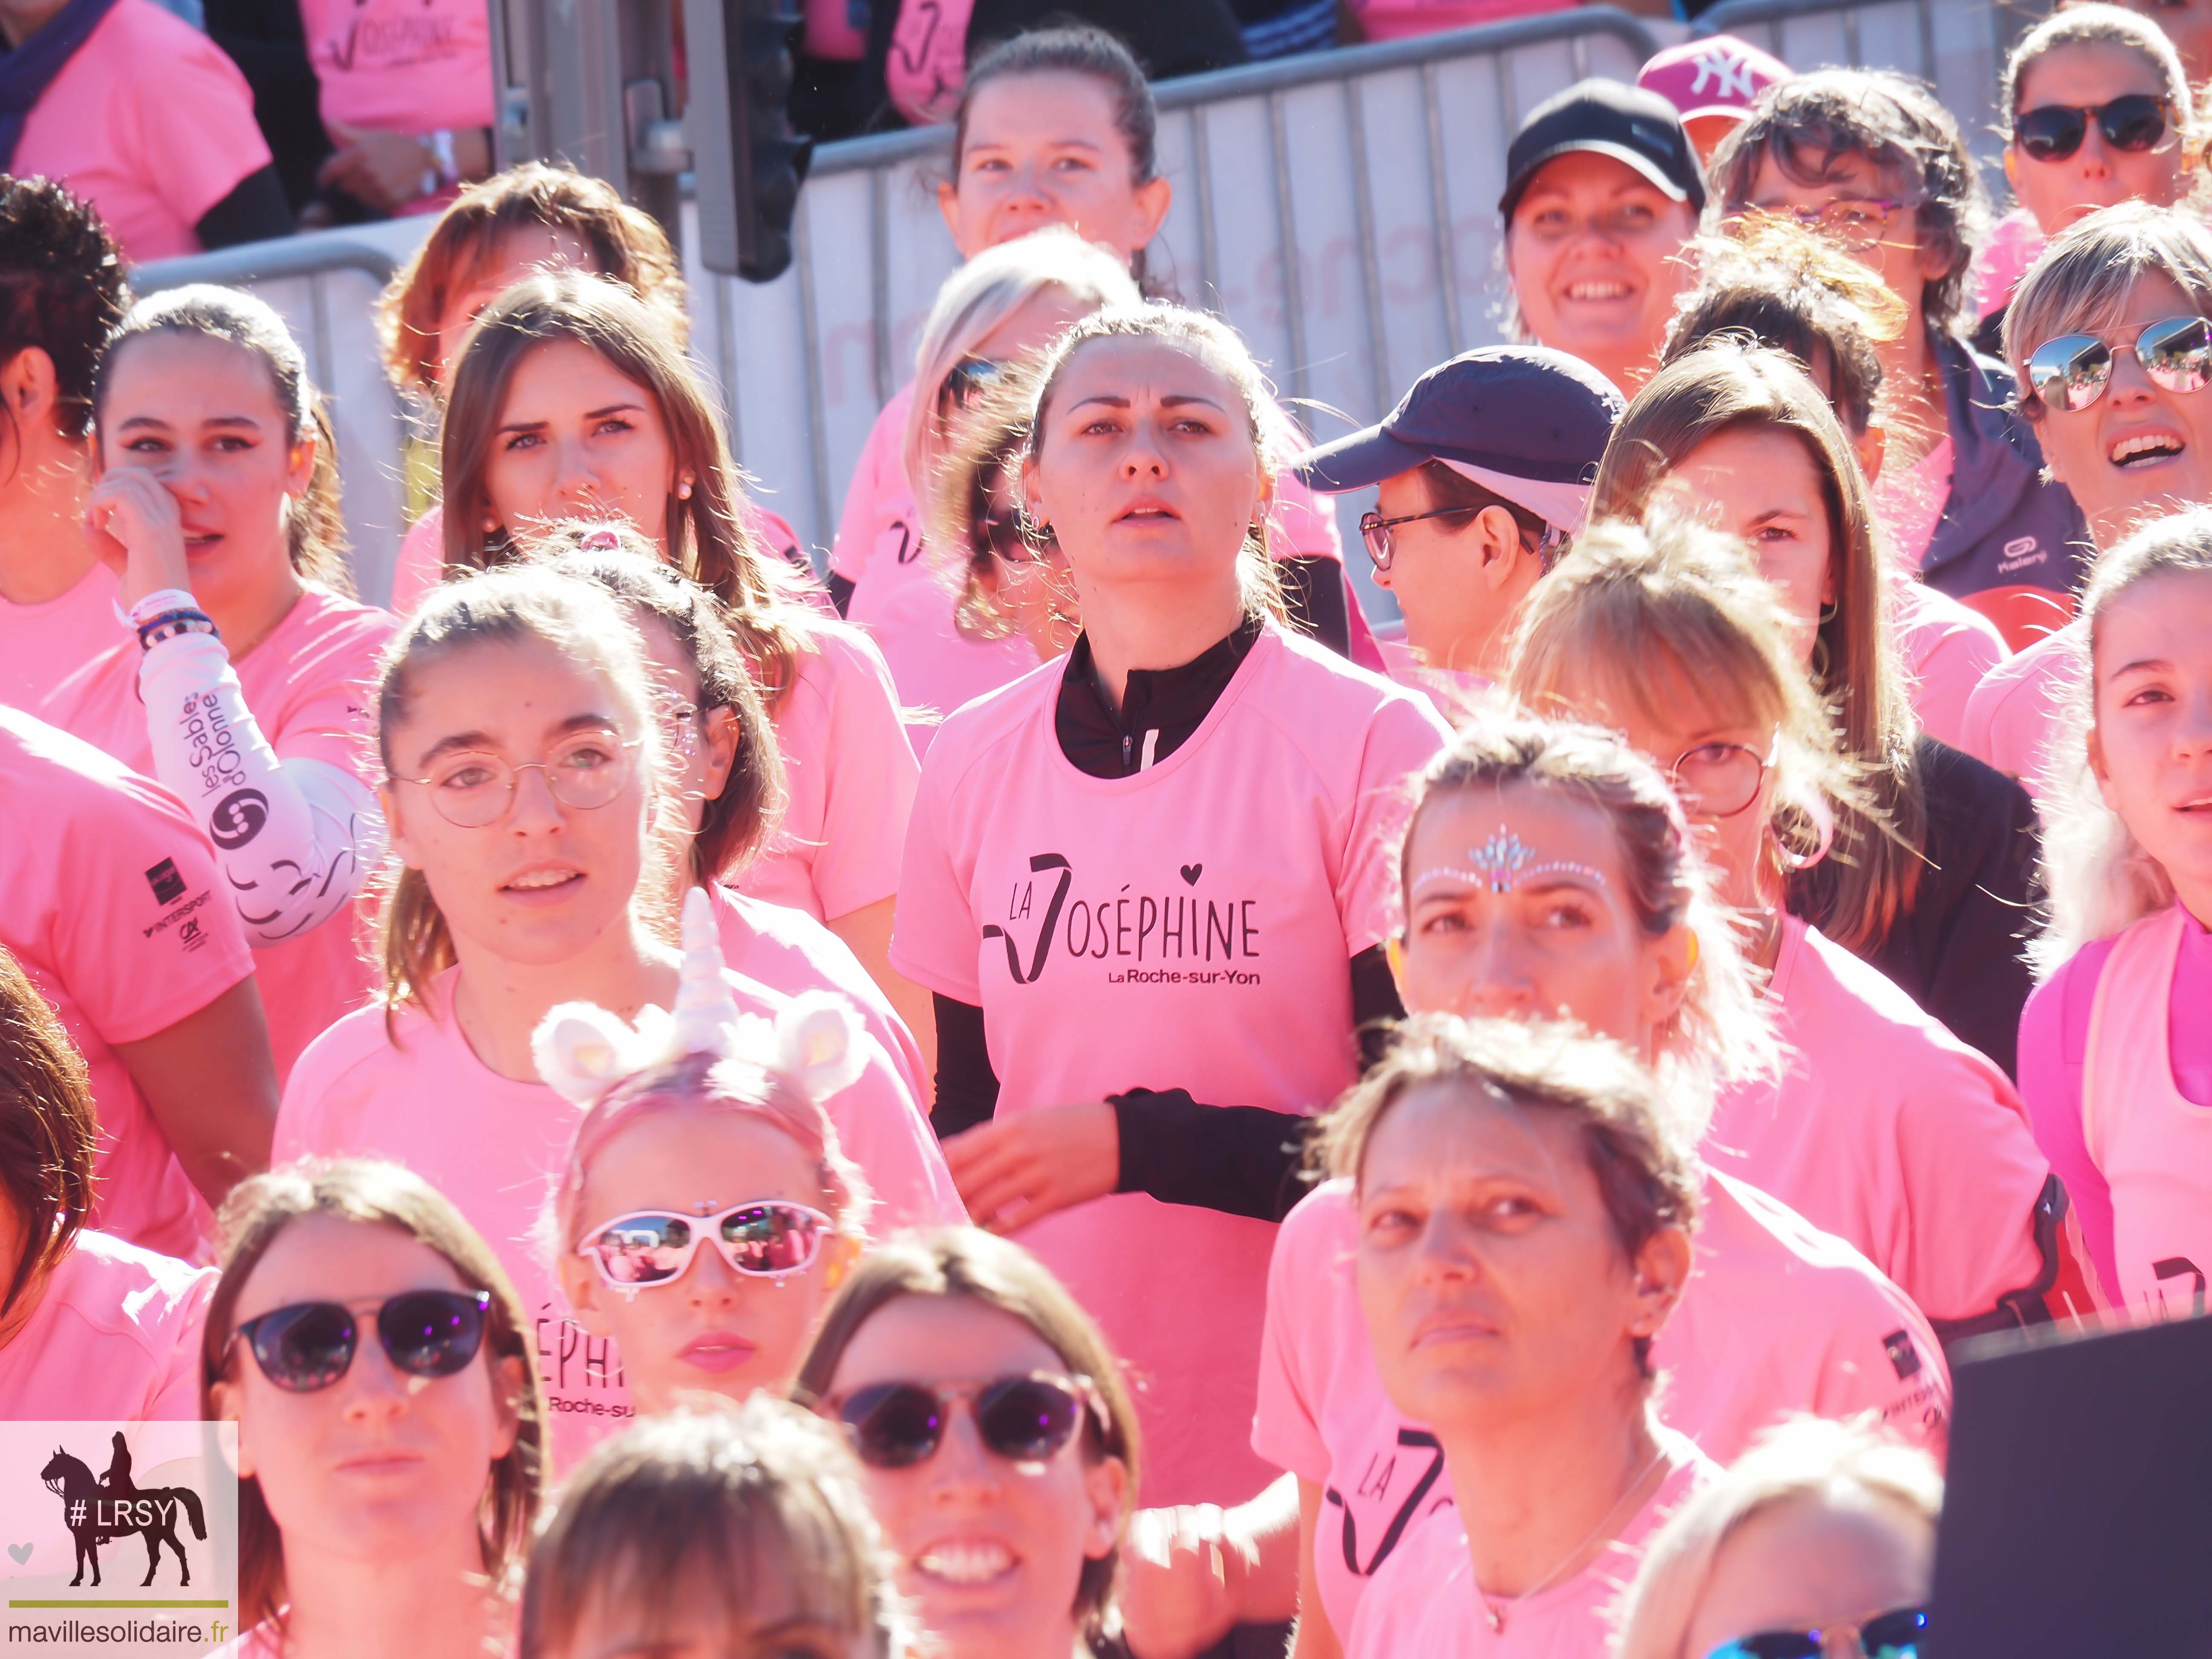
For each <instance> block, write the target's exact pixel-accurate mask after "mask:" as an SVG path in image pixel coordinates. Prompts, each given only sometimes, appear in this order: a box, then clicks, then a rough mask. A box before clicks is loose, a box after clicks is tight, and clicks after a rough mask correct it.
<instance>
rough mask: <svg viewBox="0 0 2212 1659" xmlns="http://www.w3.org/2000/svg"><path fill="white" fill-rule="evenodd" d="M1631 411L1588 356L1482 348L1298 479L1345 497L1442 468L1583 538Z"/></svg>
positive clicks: (1311, 458)
mask: <svg viewBox="0 0 2212 1659" xmlns="http://www.w3.org/2000/svg"><path fill="white" fill-rule="evenodd" d="M1623 407H1624V405H1623V404H1622V402H1621V398H1620V392H1618V391H1616V390H1614V388H1613V382H1612V381H1610V380H1607V379H1606V378H1605V376H1604V375H1602V374H1599V373H1598V372H1597V371H1596V370H1595V369H1594V368H1591V367H1590V366H1589V364H1588V363H1586V362H1583V360H1582V359H1581V358H1579V357H1576V356H1570V355H1568V354H1567V353H1566V352H1564V351H1554V350H1553V349H1552V348H1551V347H1549V346H1540V345H1498V346H1480V347H1478V348H1477V349H1474V350H1473V351H1469V352H1467V353H1464V354H1462V356H1457V357H1455V358H1453V359H1452V360H1451V361H1450V362H1448V363H1440V364H1438V365H1437V367H1436V368H1432V369H1431V370H1430V371H1429V372H1428V373H1427V374H1424V375H1422V376H1421V378H1420V379H1419V380H1416V381H1414V382H1413V390H1412V391H1410V392H1407V394H1406V395H1405V397H1404V398H1401V399H1400V400H1399V404H1398V406H1397V408H1395V409H1394V410H1391V411H1390V412H1389V414H1388V415H1386V416H1383V420H1382V422H1381V423H1380V424H1379V425H1376V426H1370V427H1369V428H1367V429H1366V430H1365V431H1364V432H1354V433H1352V435H1350V436H1348V437H1343V438H1339V439H1338V440H1337V441H1335V442H1334V443H1328V444H1323V445H1322V446H1321V447H1319V448H1317V449H1310V450H1308V451H1307V452H1306V453H1304V454H1303V455H1301V456H1299V457H1298V458H1297V459H1296V460H1294V461H1292V462H1291V471H1293V472H1295V473H1296V474H1297V477H1298V478H1299V480H1300V482H1302V483H1305V484H1307V485H1310V487H1311V488H1313V489H1317V490H1320V491H1322V493H1323V494H1325V495H1338V494H1341V493H1342V492H1344V491H1346V490H1348V489H1365V488H1366V487H1367V486H1368V485H1369V484H1377V483H1382V482H1383V479H1385V478H1394V477H1397V475H1398V474H1400V473H1401V472H1410V471H1413V468H1415V467H1417V466H1419V465H1422V464H1423V463H1424V462H1427V461H1442V462H1443V464H1444V465H1446V466H1448V467H1449V468H1451V470H1452V471H1455V472H1456V473H1459V474H1460V475H1461V476H1462V477H1466V478H1469V479H1472V480H1473V481H1474V482H1475V483H1479V484H1480V485H1482V487H1483V488H1484V489H1488V490H1491V491H1492V492H1493V493H1495V494H1497V495H1503V496H1504V498H1505V499H1506V500H1507V501H1516V502H1518V503H1519V504H1520V505H1521V506H1522V507H1527V508H1528V510H1529V511H1530V512H1531V513H1536V514H1537V515H1538V516H1540V517H1541V518H1542V519H1543V520H1544V521H1545V522H1546V523H1547V524H1550V525H1555V526H1558V527H1559V528H1560V529H1562V530H1565V531H1577V530H1579V529H1580V528H1581V527H1582V521H1583V515H1584V513H1586V512H1587V511H1588V509H1589V485H1590V480H1591V479H1592V478H1593V477H1595V476H1596V472H1597V464H1598V459H1599V457H1601V455H1603V454H1604V453H1605V446H1606V443H1607V441H1608V440H1609V439H1611V437H1612V436H1613V424H1614V422H1617V421H1619V420H1620V412H1621V410H1622V408H1623Z"/></svg>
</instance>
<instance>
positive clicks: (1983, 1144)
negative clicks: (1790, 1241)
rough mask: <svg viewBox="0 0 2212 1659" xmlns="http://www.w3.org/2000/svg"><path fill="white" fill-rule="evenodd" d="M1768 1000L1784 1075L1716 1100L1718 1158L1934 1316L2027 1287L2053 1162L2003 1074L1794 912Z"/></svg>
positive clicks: (1711, 1148)
mask: <svg viewBox="0 0 2212 1659" xmlns="http://www.w3.org/2000/svg"><path fill="white" fill-rule="evenodd" d="M1767 994H1768V996H1769V997H1770V998H1771V1000H1772V1001H1773V1004H1774V1010H1775V1016H1776V1023H1777V1025H1778V1030H1779V1033H1780V1036H1781V1037H1782V1040H1783V1042H1784V1055H1785V1058H1784V1062H1783V1076H1782V1078H1781V1079H1780V1081H1779V1082H1778V1084H1762V1085H1757V1086H1755V1087H1741V1088H1736V1089H1732V1090H1729V1091H1727V1092H1725V1093H1724V1094H1723V1096H1722V1098H1721V1101H1720V1103H1719V1105H1718V1107H1717V1109H1716V1110H1715V1112H1714V1114H1713V1122H1712V1127H1711V1131H1710V1132H1709V1133H1708V1134H1707V1135H1706V1138H1705V1148H1704V1151H1705V1156H1706V1157H1707V1158H1710V1159H1711V1161H1712V1163H1713V1164H1714V1165H1715V1166H1716V1167H1717V1168H1719V1169H1722V1170H1726V1171H1728V1172H1729V1174H1731V1175H1735V1176H1741V1177H1742V1178H1743V1179H1744V1180H1746V1181H1748V1182H1752V1183H1753V1185H1754V1186H1757V1187H1759V1188H1761V1189H1762V1190H1764V1191H1765V1192H1768V1193H1771V1194H1773V1195H1774V1196H1775V1197H1776V1198H1778V1199H1780V1200H1782V1201H1783V1202H1784V1204H1787V1205H1788V1206H1790V1208H1791V1209H1793V1210H1795V1211H1796V1212H1798V1213H1799V1214H1800V1215H1802V1216H1803V1217H1804V1218H1806V1219H1807V1220H1808V1221H1809V1222H1811V1223H1812V1224H1813V1225H1814V1226H1816V1227H1819V1228H1822V1229H1824V1230H1825V1231H1829V1232H1832V1233H1836V1234H1839V1235H1840V1236H1841V1237H1844V1238H1846V1239H1848V1240H1850V1242H1851V1243H1853V1244H1855V1245H1857V1247H1858V1248H1859V1249H1861V1250H1863V1251H1864V1252H1865V1253H1866V1255H1867V1256H1868V1257H1869V1260H1871V1261H1873V1262H1874V1264H1875V1267H1879V1268H1881V1270H1882V1272H1883V1273H1887V1274H1888V1275H1889V1277H1890V1278H1892V1279H1894V1280H1896V1281H1897V1283H1898V1284H1899V1285H1901V1286H1902V1287H1903V1288H1904V1290H1905V1293H1906V1294H1907V1295H1909V1296H1911V1298H1912V1299H1913V1300H1914V1301H1915V1302H1916V1303H1917V1304H1919V1305H1920V1308H1921V1310H1923V1312H1925V1313H1926V1314H1927V1316H1929V1318H1930V1319H1932V1320H1936V1321H1938V1322H1942V1321H1944V1320H1955V1319H1966V1318H1970V1317H1972V1316H1975V1315H1977V1314H1984V1313H1988V1312H1990V1310H1993V1309H1994V1308H1995V1307H1996V1302H1997V1298H1998V1297H2000V1296H2002V1295H2004V1294H2005V1293H2006V1292H2007V1291H2016V1290H2019V1289H2020V1288H2021V1287H2022V1286H2023V1285H2030V1284H2033V1282H2034V1281H2035V1280H2036V1279H2037V1278H2038V1277H2039V1275H2040V1274H2041V1273H2042V1269H2043V1258H2042V1255H2041V1253H2040V1252H2039V1250H2038V1249H2037V1248H2036V1243H2035V1238H2034V1234H2033V1211H2034V1207H2035V1204H2036V1200H2037V1199H2038V1198H2039V1196H2040V1195H2041V1194H2042V1191H2043V1183H2044V1182H2045V1180H2046V1179H2047V1178H2048V1177H2049V1176H2050V1174H2051V1165H2050V1163H2049V1161H2048V1160H2047V1159H2045V1158H2044V1156H2043V1154H2042V1153H2041V1152H2039V1151H2038V1150H2037V1149H2036V1145H2035V1138H2034V1136H2033V1133H2030V1131H2029V1129H2028V1126H2027V1114H2026V1113H2025V1112H2024V1111H2023V1110H2022V1109H2021V1104H2020V1097H2018V1096H2017V1095H2015V1093H2014V1092H2013V1087H2012V1085H2011V1083H2010V1082H2008V1080H2007V1079H2006V1078H2005V1074H2004V1073H2002V1072H2001V1071H1999V1070H1998V1069H1997V1068H1996V1066H1995V1065H1994V1064H1992V1063H1991V1062H1990V1060H1987V1059H1985V1058H1984V1056H1983V1055H1982V1054H1979V1053H1978V1052H1977V1051H1976V1050H1974V1049H1972V1048H1968V1047H1967V1046H1966V1044H1965V1043H1963V1042H1960V1041H1959V1040H1958V1038H1956V1037H1954V1036H1952V1035H1951V1034H1950V1032H1948V1030H1944V1029H1943V1027H1942V1025H1941V1024H1938V1023H1937V1022H1936V1020H1934V1019H1932V1018H1929V1016H1928V1015H1927V1014H1925V1013H1923V1012H1922V1011H1921V1009H1920V1006H1919V1005H1918V1004H1917V1003H1916V1002H1914V1001H1913V1000H1912V999H1911V997H1909V996H1907V995H1906V994H1905V993H1904V992H1903V991H1901V990H1899V989H1898V987H1896V986H1895V985H1894V984H1893V983H1892V982H1891V981H1889V980H1888V979H1887V978H1885V977H1884V976H1883V975H1881V972H1880V971H1879V970H1877V969H1874V968H1870V967H1869V966H1868V965H1867V964H1866V963H1863V962H1861V961H1860V960H1859V959H1858V958H1857V957H1855V956H1853V955H1851V953H1850V951H1845V950H1844V949H1843V948H1842V947H1841V946H1840V945H1834V944H1832V943H1830V942H1829V941H1828V940H1827V939H1824V938H1823V937H1822V936H1821V935H1820V932H1819V930H1818V929H1815V928H1811V927H1807V926H1806V925H1805V924H1804V923H1803V922H1802V921H1799V920H1798V919H1797V918H1796V917H1795V916H1785V917H1784V919H1783V923H1782V948H1781V954H1780V956H1779V957H1778V959H1777V961H1776V963H1775V965H1774V978H1773V981H1772V982H1771V985H1770V986H1769V987H1768V991H1767Z"/></svg>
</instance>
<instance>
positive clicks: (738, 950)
mask: <svg viewBox="0 0 2212 1659" xmlns="http://www.w3.org/2000/svg"><path fill="white" fill-rule="evenodd" d="M711 891H712V892H713V894H714V920H715V921H716V922H717V923H718V924H719V925H720V927H721V930H722V960H723V961H725V962H726V963H729V964H730V968H731V969H732V972H735V973H738V974H741V975H744V977H745V978H747V979H750V980H757V981H759V982H760V983H762V984H763V985H765V986H767V987H769V990H771V991H781V992H782V993H783V994H785V995H786V996H797V995H798V994H799V993H800V992H801V991H835V992H836V994H838V995H839V996H841V997H843V998H844V999H845V1000H847V1001H848V1002H849V1003H851V1004H852V1005H853V1006H854V1008H855V1009H857V1010H858V1011H859V1012H860V1019H861V1022H862V1024H865V1025H866V1027H867V1028H868V1035H869V1036H872V1037H873V1038H875V1040H876V1042H878V1044H879V1045H880V1046H881V1047H882V1048H883V1051H884V1054H887V1055H889V1056H890V1062H891V1066H892V1068H893V1069H894V1070H895V1071H896V1072H897V1073H898V1075H899V1081H900V1082H902V1083H903V1084H904V1085H906V1087H907V1092H908V1094H910V1095H912V1096H913V1097H915V1100H916V1101H918V1102H920V1103H921V1104H922V1106H923V1108H924V1109H927V1107H928V1104H929V1102H930V1101H931V1099H932V1098H933V1093H934V1091H933V1090H932V1089H931V1088H930V1086H929V1085H930V1078H929V1073H928V1070H927V1067H926V1066H923V1064H922V1060H921V1048H920V1046H919V1045H917V1044H916V1043H915V1040H914V1033H913V1032H912V1031H909V1030H907V1024H906V1022H905V1021H904V1020H902V1019H901V1018H899V1017H898V1011H897V1010H896V1009H895V1008H893V1007H892V1006H891V1005H890V999H889V998H888V997H886V996H884V994H883V992H882V990H881V989H880V988H878V986H877V984H876V982H875V981H874V980H872V979H871V978H869V977H868V970H867V969H865V968H863V967H862V966H860V957H856V956H854V954H853V951H852V948H851V947H850V946H849V945H847V944H846V943H845V941H844V940H843V939H839V938H838V937H837V935H836V934H835V933H831V932H830V931H829V929H828V928H827V927H823V925H822V924H821V923H820V922H818V921H815V920H814V918H813V917H811V916H810V915H807V914H806V912H805V911H804V910H794V909H793V908H791V907H790V906H789V905H787V904H770V903H769V902H767V901H766V900H765V899H757V898H747V897H746V896H744V894H743V893H738V892H732V890H730V889H729V888H727V887H725V886H723V885H722V884H720V882H717V883H716V884H714V887H713V888H712V889H711Z"/></svg>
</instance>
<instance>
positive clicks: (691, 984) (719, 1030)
mask: <svg viewBox="0 0 2212 1659" xmlns="http://www.w3.org/2000/svg"><path fill="white" fill-rule="evenodd" d="M530 1053H531V1057H532V1059H533V1060H536V1061H537V1062H538V1076H540V1077H541V1078H543V1079H545V1082H546V1083H547V1084H548V1085H550V1087H551V1088H552V1090H553V1091H554V1092H555V1093H556V1094H558V1095H560V1096H561V1097H562V1098H563V1099H564V1100H568V1101H571V1102H573V1103H575V1104H576V1105H579V1106H582V1107H586V1108H587V1109H588V1108H589V1107H591V1106H593V1105H595V1104H597V1103H599V1101H601V1100H603V1099H605V1097H606V1096H607V1094H608V1093H609V1092H610V1091H612V1090H613V1089H614V1088H616V1087H617V1085H620V1084H623V1083H625V1082H627V1081H628V1080H629V1079H631V1078H634V1077H635V1076H636V1075H637V1074H638V1073H641V1072H644V1071H647V1070H649V1069H650V1068H651V1067H653V1066H662V1065H665V1064H667V1063H668V1062H670V1061H671V1060H681V1059H683V1058H684V1056H685V1055H687V1054H713V1055H714V1056H716V1057H717V1058H718V1059H722V1060H750V1061H751V1062H752V1063H753V1064H755V1065H757V1066H761V1067H762V1068H763V1069H764V1070H767V1071H772V1072H775V1073H780V1074H781V1075H782V1076H783V1077H785V1078H787V1079H789V1080H790V1081H791V1082H792V1083H793V1085H796V1086H797V1087H798V1088H799V1090H800V1091H801V1092H803V1093H805V1095H806V1096H807V1097H809V1098H810V1099H811V1100H813V1101H814V1102H816V1103H817V1104H819V1103H823V1102H825V1101H827V1100H828V1099H829V1097H830V1096H832V1095H834V1094H836V1092H837V1091H839V1090H841V1089H844V1088H848V1087H849V1086H850V1085H852V1084H854V1082H856V1081H858V1080H859V1079H860V1073H862V1072H863V1071H865V1070H866V1067H867V1055H866V1051H865V1050H864V1049H863V1048H862V1047H861V1044H860V1018H859V1016H858V1015H856V1014H855V1013H854V1012H853V1009H852V1006H851V1005H850V1004H848V1002H846V1000H844V999H843V998H842V997H841V996H838V995H836V994H834V993H832V992H829V991H806V992H802V993H800V994H799V995H798V996H795V997H793V999H792V1000H791V1001H790V1002H789V1004H788V1005H787V1006H785V1007H784V1008H783V1009H782V1010H781V1012H778V1013H777V1015H776V1017H775V1019H774V1020H773V1021H771V1020H768V1019H765V1018H762V1017H761V1016H760V1015H758V1014H748V1013H744V1012H741V1011H740V1010H739V1009H738V1004H737V999H736V998H734V997H733V996H732V995H731V994H730V986H729V981H727V980H726V978H724V977H723V963H722V943H721V932H720V928H718V927H716V926H715V923H714V901H713V900H712V899H710V898H708V896H707V890H706V889H705V888H703V887H694V888H693V889H692V890H690V892H688V893H686V894H685V895H684V969H683V975H682V977H681V979H680V980H679V981H678V985H677V990H676V1009H675V1012H673V1013H671V1012H668V1011H667V1010H665V1009H663V1008H659V1007H657V1006H652V1005H650V1004H648V1005H647V1006H645V1007H644V1008H641V1009H640V1010H639V1011H638V1016H637V1020H636V1023H635V1024H630V1023H629V1022H627V1021H625V1020H623V1018H620V1017H619V1016H618V1015H616V1014H612V1013H610V1012H607V1010H605V1008H602V1007H600V1006H599V1005H598V1004H597V1003H594V1002H563V1003H561V1004H559V1005H558V1006H556V1007H554V1008H551V1009H549V1010H548V1011H547V1012H546V1015H545V1018H544V1019H542V1020H540V1021H538V1029H537V1030H535V1031H533V1032H532V1033H531V1037H530Z"/></svg>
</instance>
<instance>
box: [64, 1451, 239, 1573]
mask: <svg viewBox="0 0 2212 1659" xmlns="http://www.w3.org/2000/svg"><path fill="white" fill-rule="evenodd" d="M39 1478H40V1480H44V1481H45V1482H46V1490H47V1491H48V1492H52V1493H53V1494H54V1495H55V1496H56V1497H58V1498H60V1499H61V1500H62V1518H63V1521H64V1523H65V1524H66V1525H67V1526H68V1528H69V1530H70V1537H72V1538H74V1539H75V1540H76V1577H74V1578H72V1579H70V1588H71V1589H76V1587H77V1586H79V1585H81V1584H82V1583H84V1570H85V1569H86V1568H87V1567H90V1568H91V1569H92V1582H93V1583H94V1584H95V1585H97V1584H98V1583H100V1546H101V1545H102V1544H106V1543H110V1542H112V1541H114V1540H116V1539H118V1538H128V1537H129V1536H131V1534H133V1533H136V1534H139V1535H140V1536H142V1537H143V1538H144V1539H145V1541H146V1576H145V1577H143V1578H142V1579H140V1580H139V1581H138V1582H139V1588H141V1589H143V1588H145V1587H146V1586H147V1585H149V1584H150V1583H153V1582H154V1574H155V1571H156V1570H158V1569H159V1568H160V1566H161V1546H162V1545H164V1544H167V1546H168V1547H170V1548H171V1549H173V1550H174V1551H175V1552H176V1553H177V1570H178V1571H179V1574H180V1575H181V1577H179V1581H178V1582H179V1585H180V1586H183V1585H189V1584H190V1583H191V1582H192V1565H191V1561H190V1560H189V1559H186V1557H185V1546H184V1543H183V1541H181V1540H180V1539H179V1538H178V1536H177V1516H178V1513H179V1511H180V1510H181V1511H182V1512H183V1514H184V1516H185V1519H186V1520H187V1521H189V1522H191V1528H192V1536H193V1537H194V1538H197V1539H201V1540H204V1539H205V1538H206V1537H207V1535H208V1534H207V1522H206V1518H205V1517H204V1516H203V1515H202V1513H201V1511H200V1498H199V1494H198V1493H197V1492H194V1491H193V1490H192V1489H191V1487H190V1486H153V1487H147V1488H144V1489H143V1490H142V1489H141V1488H139V1487H138V1486H134V1485H132V1484H131V1448H130V1447H129V1445H128V1444H126V1443H125V1441H124V1438H123V1434H122V1431H120V1430H118V1431H116V1435H115V1449H114V1452H113V1454H112V1455H111V1456H110V1457H109V1459H108V1463H107V1473H106V1474H104V1475H101V1476H100V1477H98V1478H97V1479H95V1478H94V1475H93V1473H92V1471H91V1470H90V1469H89V1468H87V1467H86V1466H85V1465H84V1463H83V1462H81V1461H80V1460H78V1459H76V1458H74V1457H71V1456H70V1455H69V1453H68V1452H66V1451H64V1450H63V1449H62V1448H60V1447H59V1446H57V1447H55V1448H54V1455H52V1457H50V1458H48V1459H47V1460H46V1468H43V1469H41V1470H40V1472H39Z"/></svg>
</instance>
